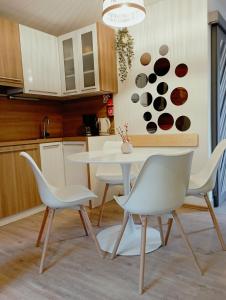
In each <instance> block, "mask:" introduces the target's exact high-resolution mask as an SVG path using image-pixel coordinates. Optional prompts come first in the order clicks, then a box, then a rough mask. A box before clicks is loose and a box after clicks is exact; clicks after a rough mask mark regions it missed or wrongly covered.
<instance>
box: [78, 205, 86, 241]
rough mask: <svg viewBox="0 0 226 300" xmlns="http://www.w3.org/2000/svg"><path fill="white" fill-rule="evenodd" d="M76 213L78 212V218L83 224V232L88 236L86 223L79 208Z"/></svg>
mask: <svg viewBox="0 0 226 300" xmlns="http://www.w3.org/2000/svg"><path fill="white" fill-rule="evenodd" d="M78 213H79V216H80V219H81V223H82V226H83V228H84V230H85V234H86V236H88V231H87V228H86V223H85V221H84V218H83V216H82V213H81V211H80V210H79V211H78Z"/></svg>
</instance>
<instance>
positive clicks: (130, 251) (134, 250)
mask: <svg viewBox="0 0 226 300" xmlns="http://www.w3.org/2000/svg"><path fill="white" fill-rule="evenodd" d="M182 152H186V151H185V150H180V149H172V148H161V149H156V148H135V149H134V150H133V152H132V153H129V154H123V153H122V152H121V151H120V150H118V151H117V150H115V149H114V150H112V151H109V150H108V151H107V152H106V151H90V152H81V153H75V154H71V155H69V156H68V157H67V158H68V159H69V160H70V161H71V162H74V163H86V164H106V165H107V164H119V165H120V166H121V169H122V176H123V187H124V195H128V194H129V192H130V170H131V165H132V164H133V163H143V162H145V160H146V159H147V158H148V157H150V156H151V155H155V154H166V155H167V154H179V153H182ZM138 201H139V199H138ZM150 201H154V199H151V195H150ZM120 228H121V225H114V226H111V227H108V228H106V229H103V230H101V231H100V232H99V233H98V234H97V239H98V241H99V244H100V247H101V249H102V250H104V251H106V252H109V253H112V252H113V248H114V244H115V241H116V239H117V237H118V234H119V231H120ZM140 242H141V225H137V224H135V223H134V221H133V218H132V216H130V218H129V221H128V223H127V226H126V229H125V232H124V235H123V238H122V240H121V243H120V246H119V248H118V252H117V253H118V254H119V255H140ZM160 246H161V238H160V233H159V231H158V230H156V229H155V228H152V227H150V226H148V228H147V242H146V253H148V252H152V251H154V250H156V249H158V248H159V247H160Z"/></svg>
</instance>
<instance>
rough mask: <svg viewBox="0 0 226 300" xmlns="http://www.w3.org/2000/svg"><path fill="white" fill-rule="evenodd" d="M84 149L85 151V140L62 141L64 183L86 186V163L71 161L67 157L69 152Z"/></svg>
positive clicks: (82, 150)
mask: <svg viewBox="0 0 226 300" xmlns="http://www.w3.org/2000/svg"><path fill="white" fill-rule="evenodd" d="M84 151H86V142H74V141H73V142H63V154H64V171H65V183H66V185H73V184H81V185H84V186H86V187H88V168H87V165H86V164H77V163H72V162H71V161H69V160H68V158H67V157H68V156H69V155H70V154H73V153H78V152H84Z"/></svg>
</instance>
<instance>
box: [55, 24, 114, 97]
mask: <svg viewBox="0 0 226 300" xmlns="http://www.w3.org/2000/svg"><path fill="white" fill-rule="evenodd" d="M114 38H115V37H114V30H113V29H111V28H109V27H107V26H105V25H104V24H101V23H95V24H93V25H90V26H86V27H84V28H81V29H79V30H76V31H73V32H71V33H68V34H65V35H62V36H60V37H58V45H59V56H60V72H61V76H60V77H61V89H62V95H63V96H67V95H76V94H78V95H80V94H91V93H95V92H98V93H103V94H104V93H115V92H117V88H118V87H117V68H116V54H115V49H114Z"/></svg>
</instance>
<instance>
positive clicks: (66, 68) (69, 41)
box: [58, 32, 79, 96]
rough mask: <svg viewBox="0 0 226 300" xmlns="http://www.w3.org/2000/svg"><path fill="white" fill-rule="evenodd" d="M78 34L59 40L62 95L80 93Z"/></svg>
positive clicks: (65, 36)
mask: <svg viewBox="0 0 226 300" xmlns="http://www.w3.org/2000/svg"><path fill="white" fill-rule="evenodd" d="M75 36H76V33H75V32H71V33H67V34H64V35H62V36H60V37H59V38H58V43H59V55H60V74H61V89H62V95H63V96H66V95H70V94H76V93H78V92H79V68H78V59H77V56H78V53H77V52H78V47H77V44H76V39H75Z"/></svg>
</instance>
